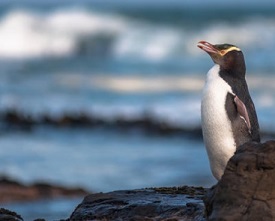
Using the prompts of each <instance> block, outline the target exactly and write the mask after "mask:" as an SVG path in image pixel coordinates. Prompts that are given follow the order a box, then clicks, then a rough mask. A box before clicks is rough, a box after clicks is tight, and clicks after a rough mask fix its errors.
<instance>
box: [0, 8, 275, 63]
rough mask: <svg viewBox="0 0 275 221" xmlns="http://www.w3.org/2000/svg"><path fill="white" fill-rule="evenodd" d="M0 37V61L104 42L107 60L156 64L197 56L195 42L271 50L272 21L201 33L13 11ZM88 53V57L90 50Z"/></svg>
mask: <svg viewBox="0 0 275 221" xmlns="http://www.w3.org/2000/svg"><path fill="white" fill-rule="evenodd" d="M263 24H264V25H263ZM0 36H1V41H0V57H2V58H3V57H4V58H34V57H41V56H66V55H71V54H74V53H77V52H78V51H79V47H80V46H81V43H83V40H85V41H88V42H86V43H87V45H98V44H100V41H101V40H102V38H104V37H105V38H108V39H109V43H110V44H108V45H107V44H106V45H105V46H106V47H109V48H108V51H109V52H110V53H111V55H112V56H115V57H117V58H123V59H124V58H134V59H146V60H149V61H162V60H165V59H173V58H175V57H177V58H179V57H184V56H186V55H189V56H190V55H200V53H199V50H198V49H197V48H196V43H197V42H198V41H199V40H208V41H210V42H213V43H222V42H230V43H234V44H237V45H238V46H240V47H242V48H251V45H253V48H254V49H255V48H258V49H259V48H261V50H270V48H273V49H274V48H275V43H274V36H275V20H274V19H267V18H265V19H263V18H257V19H249V20H247V21H243V22H241V23H238V24H230V23H210V25H209V26H206V27H204V28H202V29H191V30H190V29H186V28H185V27H178V28H176V27H171V26H169V25H163V24H161V23H159V24H154V25H153V24H150V23H146V22H145V21H139V20H134V19H133V18H128V17H125V16H124V17H123V16H121V15H118V14H111V13H107V12H105V13H99V12H96V11H90V10H89V11H88V10H85V9H67V10H65V9H62V10H58V11H54V12H48V13H44V14H42V13H40V14H39V13H36V12H33V11H24V10H16V11H9V12H8V13H7V14H6V15H5V16H3V17H2V18H1V20H0ZM104 43H105V42H103V44H104ZM87 45H86V46H87ZM90 50H91V53H93V47H92V48H91V49H90Z"/></svg>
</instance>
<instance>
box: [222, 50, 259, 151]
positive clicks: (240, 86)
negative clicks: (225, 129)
mask: <svg viewBox="0 0 275 221" xmlns="http://www.w3.org/2000/svg"><path fill="white" fill-rule="evenodd" d="M230 47H236V46H233V45H230ZM245 73H246V65H245V60H244V56H243V53H242V51H241V50H231V51H229V52H228V53H226V54H225V55H224V56H223V62H222V63H221V64H220V72H219V75H220V76H221V78H223V79H224V80H225V81H226V82H227V83H228V84H229V85H230V87H231V88H232V91H233V93H234V94H236V95H237V96H238V98H239V99H240V100H241V101H242V102H243V103H244V105H245V107H246V110H247V113H248V117H249V120H250V124H251V125H250V126H251V129H250V133H247V135H246V136H245V137H247V140H243V138H242V136H240V135H239V134H240V133H242V135H244V134H245V133H246V131H247V130H246V129H245V126H244V125H243V124H240V122H236V119H238V118H237V117H236V115H237V112H236V111H235V113H234V111H233V110H234V109H235V110H236V109H237V108H236V104H235V102H234V96H233V95H230V94H228V96H227V99H226V104H225V105H226V110H228V111H227V114H228V117H229V119H230V120H231V122H232V127H233V134H234V137H235V140H236V145H237V147H238V146H239V145H240V144H243V143H244V141H256V142H260V133H259V123H258V118H257V114H256V110H255V106H254V103H253V101H252V99H251V96H250V93H249V90H248V86H247V83H246V80H245ZM238 121H241V120H240V119H239V120H238ZM237 125H238V126H237ZM236 127H237V128H236ZM234 128H235V129H234ZM240 139H241V140H240Z"/></svg>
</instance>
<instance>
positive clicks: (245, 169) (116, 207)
mask: <svg viewBox="0 0 275 221" xmlns="http://www.w3.org/2000/svg"><path fill="white" fill-rule="evenodd" d="M274 182H275V141H268V142H266V143H263V144H258V143H247V144H245V145H243V146H241V147H240V148H238V150H237V152H236V153H235V155H234V156H233V157H232V158H231V159H230V161H229V163H228V165H227V167H226V170H225V173H224V175H223V177H222V179H221V180H220V181H219V182H218V183H217V185H215V186H213V187H212V188H211V189H209V190H207V192H206V190H205V189H204V188H200V187H187V186H184V187H171V188H149V189H141V190H126V191H114V192H110V193H97V194H90V195H88V196H86V197H85V198H84V200H83V202H82V203H81V204H79V205H78V206H77V207H76V209H75V210H74V211H73V212H72V214H71V216H70V218H68V219H67V220H66V221H84V220H85V221H88V220H99V221H100V220H102V221H103V220H104V221H107V220H115V221H122V220H123V221H124V220H125V221H127V220H129V221H141V220H142V221H158V220H165V221H177V220H178V221H185V220H186V221H191V220H192V221H193V220H195V221H196V220H198V221H203V220H210V221H218V220H221V221H227V220H228V221H247V220H249V221H254V220H255V221H261V220H263V221H272V220H275V185H274ZM1 214H2V215H1ZM3 216H8V217H9V218H8V219H4V218H2V217H3ZM11 217H12V218H11ZM0 220H3V221H5V220H9V221H22V220H23V219H22V218H21V217H20V216H18V215H16V214H14V213H12V212H9V211H6V210H0Z"/></svg>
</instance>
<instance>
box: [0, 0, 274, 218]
mask: <svg viewBox="0 0 275 221" xmlns="http://www.w3.org/2000/svg"><path fill="white" fill-rule="evenodd" d="M264 2H265V4H260V3H258V2H256V1H252V3H251V4H249V6H248V5H246V4H244V3H243V4H240V3H238V2H237V1H232V3H231V4H228V5H222V4H218V5H217V4H215V3H217V1H212V4H210V5H209V6H208V5H207V4H204V3H203V1H202V0H196V1H187V2H186V3H182V2H181V1H172V2H171V3H168V2H166V1H160V2H156V1H152V2H151V3H148V2H147V1H117V2H115V3H114V2H112V1H107V0H105V1H87V0H86V1H85V0H82V1H66V2H65V1H60V2H58V3H57V2H56V1H39V2H37V1H31V0H29V1H19V0H18V1H16V0H14V1H3V2H2V3H0V67H1V68H0V146H1V149H0V174H5V175H8V176H11V177H13V178H16V179H18V180H21V181H22V182H24V183H26V184H28V183H32V182H35V181H45V182H50V183H57V184H62V185H65V186H68V187H70V186H81V187H84V188H86V189H88V190H90V191H94V192H99V191H103V192H106V191H112V190H119V189H135V188H144V187H152V186H179V185H197V186H204V187H210V186H212V185H213V184H215V182H216V181H215V180H214V178H213V177H212V175H211V172H210V169H209V165H208V159H207V155H206V151H205V149H204V144H203V140H202V137H201V136H200V135H198V133H197V128H200V99H201V90H202V87H203V84H204V80H205V76H206V73H207V71H208V70H209V69H210V68H211V67H212V66H213V62H212V60H211V59H210V57H209V56H208V55H207V54H205V53H204V52H202V51H201V50H200V49H198V48H197V46H196V45H197V42H198V41H200V40H207V41H209V42H211V43H231V44H235V45H237V46H239V47H240V48H241V49H242V51H243V53H244V56H245V58H246V65H247V82H248V86H249V89H250V93H251V96H252V98H253V100H254V104H255V106H256V110H257V113H258V118H259V124H260V127H261V131H262V132H263V133H264V134H266V135H268V136H265V137H264V139H272V138H273V137H274V134H275V111H274V108H275V75H274V73H275V52H274V51H275V40H274V36H275V14H274V9H275V4H268V3H267V1H264ZM10 111H16V113H19V114H20V115H21V116H25V117H26V118H27V119H29V120H30V121H33V122H36V123H35V124H34V125H33V124H32V125H30V127H28V128H27V129H26V128H22V127H20V126H18V125H17V126H14V125H13V124H12V123H11V122H8V121H6V118H5V117H4V116H5V114H6V113H7V112H10ZM82 115H85V117H86V118H89V117H92V118H93V119H96V120H98V121H100V122H104V125H103V124H100V125H99V126H96V125H94V126H93V127H87V126H85V125H84V126H83V124H80V125H76V126H64V125H63V126H56V125H47V124H45V123H37V122H41V120H40V119H43V118H45V116H47V118H50V119H60V118H62V117H64V116H71V117H76V118H77V117H79V116H82ZM122 119H123V123H119V122H121V120H122ZM135 121H138V122H140V121H141V122H143V124H142V125H139V126H138V127H136V126H129V124H130V125H132V124H133V123H132V122H135ZM148 121H149V123H150V122H151V124H152V122H154V128H153V129H152V130H151V129H150V128H151V127H149V129H148V126H146V124H148ZM102 125H103V126H102ZM106 125H107V126H106ZM110 125H111V126H110ZM144 125H145V126H144ZM158 127H167V128H179V129H181V130H182V131H183V132H180V133H177V132H173V131H172V132H171V133H156V132H155V130H156V128H158ZM162 129H163V128H162ZM184 131H186V133H184ZM79 202H81V199H77V200H75V199H74V200H66V199H60V200H54V201H53V200H45V201H42V202H40V201H39V202H30V203H24V204H20V203H16V204H15V203H13V204H8V205H3V206H5V207H6V208H9V209H14V210H15V211H18V212H19V213H20V214H21V215H22V216H23V218H24V219H25V220H32V219H34V218H39V217H40V218H41V217H43V218H46V219H50V220H57V219H61V218H67V217H69V215H70V213H71V212H72V211H73V209H74V207H75V206H76V205H77V204H78V203H79ZM39 205H40V206H39ZM41 205H43V207H44V206H45V205H46V206H45V207H46V208H48V213H47V212H46V213H45V210H41Z"/></svg>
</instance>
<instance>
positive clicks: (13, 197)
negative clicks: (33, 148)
mask: <svg viewBox="0 0 275 221" xmlns="http://www.w3.org/2000/svg"><path fill="white" fill-rule="evenodd" d="M90 193H91V192H90V191H88V190H86V189H84V188H82V187H68V186H65V185H59V184H54V183H52V182H47V181H35V182H32V183H31V184H26V183H24V182H22V181H19V180H17V179H15V178H11V177H10V176H8V175H1V176H0V203H2V204H8V203H25V202H35V201H38V200H48V199H50V200H55V199H58V198H68V199H69V198H74V197H84V196H85V195H87V194H90Z"/></svg>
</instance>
